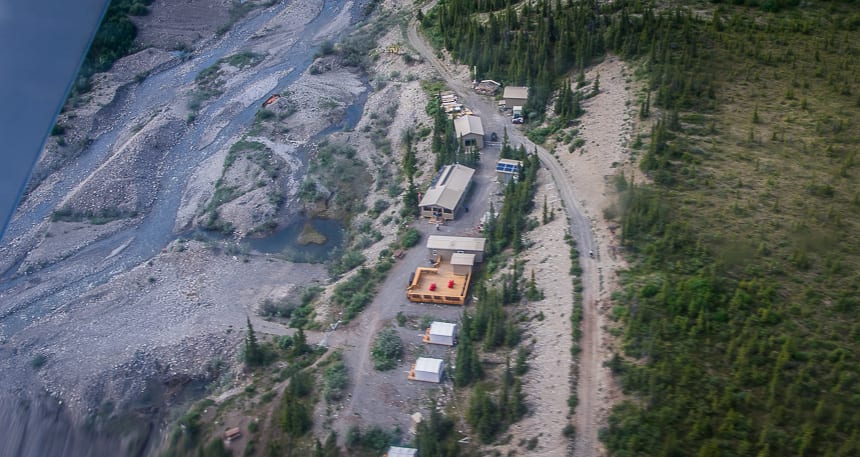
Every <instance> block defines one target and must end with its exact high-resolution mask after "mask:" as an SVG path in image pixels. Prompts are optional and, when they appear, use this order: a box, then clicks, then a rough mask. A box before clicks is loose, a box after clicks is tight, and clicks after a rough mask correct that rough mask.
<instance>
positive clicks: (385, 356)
mask: <svg viewBox="0 0 860 457" xmlns="http://www.w3.org/2000/svg"><path fill="white" fill-rule="evenodd" d="M370 355H371V357H372V358H373V367H374V368H376V369H377V370H380V371H385V370H391V369H392V368H394V367H396V366H397V361H398V359H399V358H400V357H401V356H402V355H403V342H402V341H400V336H398V335H397V331H396V330H394V329H392V328H387V329H384V330H382V331H381V332H379V335H377V337H376V341H374V343H373V349H372V350H371V351H370Z"/></svg>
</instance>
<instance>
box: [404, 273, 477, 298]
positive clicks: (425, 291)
mask: <svg viewBox="0 0 860 457" xmlns="http://www.w3.org/2000/svg"><path fill="white" fill-rule="evenodd" d="M471 280H472V274H471V273H469V274H468V275H466V276H461V275H455V274H454V267H452V266H451V265H450V264H447V263H444V262H440V263H437V264H436V266H435V267H434V268H423V267H419V268H418V269H417V270H415V276H414V277H413V278H412V284H410V285H409V287H408V288H407V289H406V297H407V298H408V299H409V300H410V301H414V302H419V303H439V304H443V305H462V304H465V303H466V294H467V293H468V292H469V282H470V281H471ZM450 281H454V284H453V287H448V284H449V283H450Z"/></svg>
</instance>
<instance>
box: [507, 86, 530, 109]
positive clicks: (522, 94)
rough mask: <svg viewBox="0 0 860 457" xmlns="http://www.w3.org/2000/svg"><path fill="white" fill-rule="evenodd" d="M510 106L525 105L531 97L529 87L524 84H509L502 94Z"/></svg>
mask: <svg viewBox="0 0 860 457" xmlns="http://www.w3.org/2000/svg"><path fill="white" fill-rule="evenodd" d="M502 98H504V99H505V105H506V106H507V107H508V108H512V107H514V106H523V105H525V104H526V101H527V100H528V99H529V88H528V87H523V86H507V87H505V91H504V93H503V94H502Z"/></svg>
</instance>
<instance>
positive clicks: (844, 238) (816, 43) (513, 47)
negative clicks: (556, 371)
mask: <svg viewBox="0 0 860 457" xmlns="http://www.w3.org/2000/svg"><path fill="white" fill-rule="evenodd" d="M422 22H423V24H424V26H425V28H426V29H427V31H428V35H430V36H431V37H435V39H436V41H437V43H438V44H440V45H441V46H445V47H446V48H448V49H449V50H450V51H451V52H452V54H453V55H454V56H455V57H456V58H458V59H460V60H461V61H462V62H463V63H465V64H468V65H474V66H476V67H477V72H478V77H479V78H482V77H489V78H493V79H497V80H501V81H503V82H506V83H510V84H528V85H529V86H531V87H532V91H533V95H534V96H533V97H531V98H530V105H531V107H530V108H531V109H532V110H535V111H540V112H542V111H543V110H544V108H545V107H546V106H548V104H549V103H550V102H552V97H553V94H556V93H562V95H564V94H563V93H564V92H565V91H564V90H563V91H561V92H560V91H559V89H560V88H561V86H563V85H565V82H566V81H569V80H571V79H575V78H576V77H577V73H580V74H581V73H582V72H583V71H584V69H585V67H586V66H587V65H589V64H590V63H593V62H595V61H596V59H599V58H601V56H603V55H605V54H606V53H612V54H614V55H618V56H621V57H622V58H624V59H625V60H626V61H628V62H629V64H630V65H631V67H632V68H633V69H634V70H635V74H636V77H637V78H638V79H639V80H640V81H641V83H642V86H643V90H642V91H641V93H637V96H638V101H637V105H638V106H637V107H636V108H637V109H638V110H639V114H640V117H641V118H642V119H643V121H644V125H646V126H651V131H650V133H646V134H645V135H643V136H642V137H641V138H640V139H639V140H637V141H636V142H634V145H638V144H642V145H643V146H642V151H641V152H640V154H641V155H640V157H641V161H640V165H641V168H642V170H643V171H644V172H645V173H646V175H647V176H648V177H649V179H648V180H647V181H646V182H641V179H640V180H639V181H640V182H628V180H625V179H624V178H623V177H622V178H621V179H619V180H618V185H617V188H618V191H619V195H620V220H621V224H622V227H623V230H622V233H623V243H624V246H625V247H626V249H627V252H628V253H629V257H630V259H631V260H632V263H631V265H632V267H631V268H630V270H629V271H628V272H626V273H625V279H624V288H623V291H622V292H621V293H619V294H617V296H616V305H617V306H616V308H615V310H614V315H615V317H616V318H617V319H619V320H620V321H621V322H622V324H623V325H622V328H621V330H620V332H619V336H620V338H621V341H622V343H623V353H622V354H618V356H616V357H614V358H613V359H612V361H611V362H610V364H609V365H610V367H611V368H612V370H613V371H614V372H615V374H616V375H617V376H618V377H619V380H620V382H621V384H622V386H623V388H624V390H625V392H627V393H628V394H631V397H630V400H628V401H624V402H622V403H621V404H619V405H616V406H615V408H614V410H613V413H612V415H611V418H610V422H609V427H608V428H607V429H606V430H604V431H603V433H602V439H603V440H604V442H605V443H606V445H607V447H608V449H609V450H610V452H611V453H612V455H617V456H634V455H635V456H638V455H661V456H687V455H694V456H700V457H710V456H735V455H738V456H740V455H754V456H760V457H765V456H788V455H791V456H853V455H860V437H858V433H860V394H858V393H857V392H859V391H860V388H858V387H860V384H858V381H860V367H859V366H858V361H860V360H858V354H860V324H858V322H857V319H856V316H857V312H858V305H860V275H858V271H860V268H858V267H860V238H858V237H857V236H855V235H854V234H855V233H856V231H857V227H858V223H860V185H858V168H857V150H858V143H860V136H859V135H860V133H858V129H857V120H858V119H860V94H858V70H860V68H858V64H860V59H858V51H860V49H858V44H860V32H858V27H860V10H858V8H857V6H856V5H855V4H854V2H839V1H833V2H819V1H810V2H803V4H800V3H799V2H791V1H788V2H785V1H778V0H765V1H761V2H759V1H756V0H749V1H746V2H744V1H740V0H738V1H733V2H731V3H721V2H714V3H706V2H689V3H687V4H686V6H685V4H684V3H678V2H675V3H673V4H672V5H671V6H667V5H666V4H664V3H661V2H649V1H623V0H622V1H616V2H612V3H598V2H592V1H581V2H572V1H567V0H564V1H562V0H556V1H552V0H551V1H542V0H538V1H531V2H515V1H490V0H488V1H478V2H476V1H474V0H441V1H440V2H439V3H438V6H437V7H436V8H435V9H433V10H432V11H431V12H429V13H428V14H427V15H425V16H424V17H423V20H422ZM566 90H569V89H566ZM567 98H569V99H574V98H575V97H571V96H570V95H568V96H567ZM646 128H647V127H646Z"/></svg>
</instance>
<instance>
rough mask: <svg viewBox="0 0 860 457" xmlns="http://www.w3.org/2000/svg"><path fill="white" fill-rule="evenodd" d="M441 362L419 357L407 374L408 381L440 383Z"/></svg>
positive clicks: (440, 360)
mask: <svg viewBox="0 0 860 457" xmlns="http://www.w3.org/2000/svg"><path fill="white" fill-rule="evenodd" d="M442 371H443V362H442V359H431V358H428V357H419V358H418V360H416V361H415V365H413V366H412V371H410V372H409V379H412V380H415V381H425V382H435V383H440V382H442Z"/></svg>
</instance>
